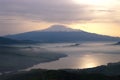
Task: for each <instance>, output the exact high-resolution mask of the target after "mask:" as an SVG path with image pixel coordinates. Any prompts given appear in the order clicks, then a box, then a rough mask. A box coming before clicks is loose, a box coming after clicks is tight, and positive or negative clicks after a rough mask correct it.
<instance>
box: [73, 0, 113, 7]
mask: <svg viewBox="0 0 120 80" xmlns="http://www.w3.org/2000/svg"><path fill="white" fill-rule="evenodd" d="M73 2H75V3H77V4H89V5H98V6H99V5H109V4H111V3H113V0H73Z"/></svg>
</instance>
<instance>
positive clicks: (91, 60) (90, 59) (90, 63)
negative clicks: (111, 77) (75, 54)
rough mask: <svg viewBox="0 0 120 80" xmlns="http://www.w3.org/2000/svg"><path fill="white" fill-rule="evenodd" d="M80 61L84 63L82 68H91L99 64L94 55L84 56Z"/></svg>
mask: <svg viewBox="0 0 120 80" xmlns="http://www.w3.org/2000/svg"><path fill="white" fill-rule="evenodd" d="M80 61H82V64H81V63H80V64H81V68H91V67H95V66H96V65H98V64H99V61H98V60H97V59H96V58H95V56H93V55H84V56H83V58H82V60H81V59H80ZM79 66H80V65H79Z"/></svg>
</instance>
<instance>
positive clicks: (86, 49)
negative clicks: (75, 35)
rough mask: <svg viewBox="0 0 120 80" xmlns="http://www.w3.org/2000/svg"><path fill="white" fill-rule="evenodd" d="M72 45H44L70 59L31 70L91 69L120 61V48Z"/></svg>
mask: <svg viewBox="0 0 120 80" xmlns="http://www.w3.org/2000/svg"><path fill="white" fill-rule="evenodd" d="M71 44H73V43H71ZM71 44H70V43H67V44H65V43H64V44H45V45H42V46H41V47H44V48H47V49H48V50H52V51H56V52H63V53H66V54H67V55H68V57H65V58H61V59H60V60H57V61H53V62H47V63H42V64H38V65H34V66H33V67H31V68H29V69H34V68H43V69H66V68H71V69H78V68H91V67H96V66H100V65H105V64H107V63H110V62H119V61H120V46H111V45H107V44H106V43H85V44H81V45H80V46H77V47H71V46H69V45H71ZM108 44H109V43H108ZM66 45H67V47H66Z"/></svg>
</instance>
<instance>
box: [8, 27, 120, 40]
mask: <svg viewBox="0 0 120 80" xmlns="http://www.w3.org/2000/svg"><path fill="white" fill-rule="evenodd" d="M7 37H8V38H13V39H19V40H35V41H40V42H79V41H118V40H120V38H117V37H110V36H104V35H98V34H95V33H89V32H85V31H82V30H76V29H71V28H67V27H66V26H63V25H53V26H51V27H49V28H47V29H45V30H40V31H32V32H26V33H21V34H16V35H8V36H7Z"/></svg>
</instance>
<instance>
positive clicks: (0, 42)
mask: <svg viewBox="0 0 120 80" xmlns="http://www.w3.org/2000/svg"><path fill="white" fill-rule="evenodd" d="M28 43H29V44H31V43H35V41H31V40H16V39H11V38H5V37H0V45H3V44H28Z"/></svg>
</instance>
